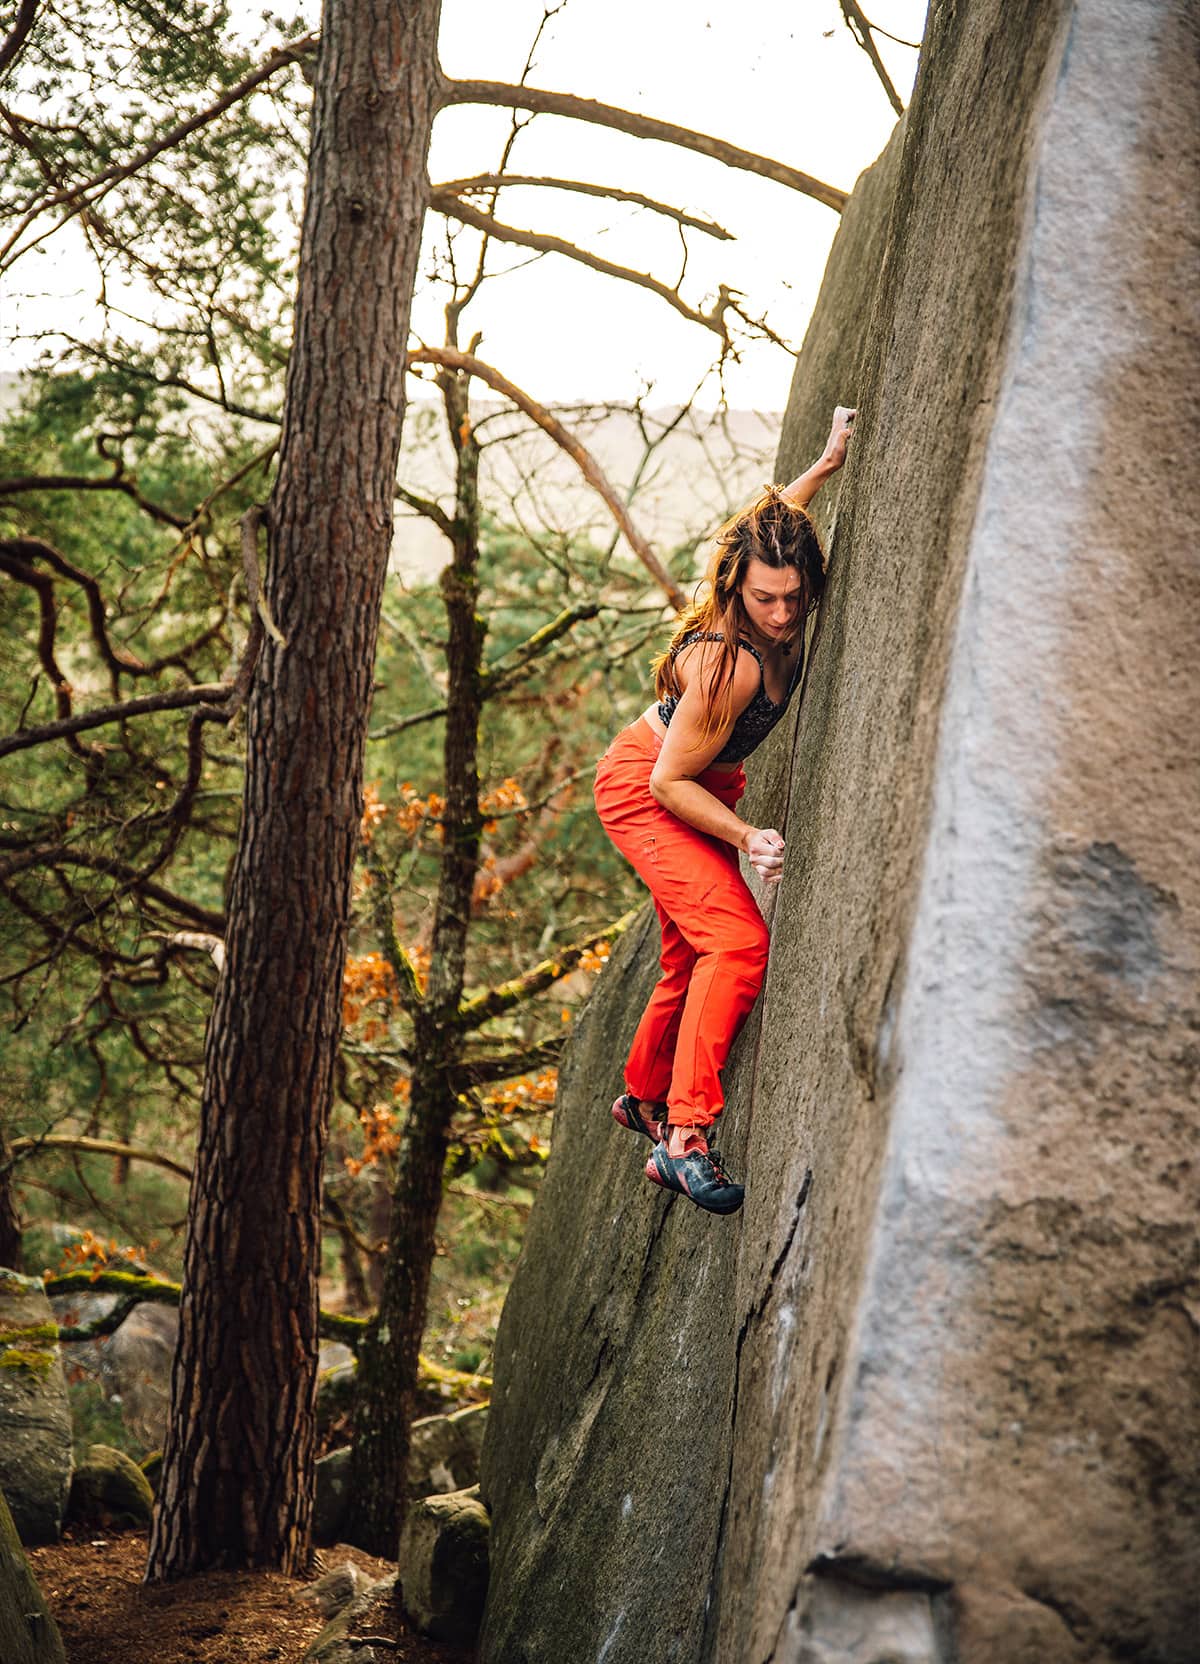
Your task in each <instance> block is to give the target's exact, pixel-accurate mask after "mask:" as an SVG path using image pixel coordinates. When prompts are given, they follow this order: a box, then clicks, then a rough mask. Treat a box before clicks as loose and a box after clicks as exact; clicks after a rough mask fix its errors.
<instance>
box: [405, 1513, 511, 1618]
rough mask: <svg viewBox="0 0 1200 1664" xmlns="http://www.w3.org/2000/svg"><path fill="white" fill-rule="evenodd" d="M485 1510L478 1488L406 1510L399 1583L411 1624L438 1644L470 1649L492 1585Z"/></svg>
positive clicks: (487, 1524)
mask: <svg viewBox="0 0 1200 1664" xmlns="http://www.w3.org/2000/svg"><path fill="white" fill-rule="evenodd" d="M488 1534H489V1522H488V1515H487V1509H486V1508H485V1507H484V1506H483V1504H482V1502H480V1500H479V1487H478V1485H474V1486H472V1487H471V1489H470V1490H466V1491H451V1492H450V1493H449V1495H447V1496H427V1497H423V1498H422V1499H421V1501H420V1502H414V1503H413V1504H412V1505H411V1507H410V1508H409V1510H408V1517H407V1518H406V1520H405V1522H404V1530H403V1531H402V1532H401V1534H400V1554H399V1560H398V1569H397V1580H398V1588H399V1592H400V1601H401V1605H402V1606H403V1607H404V1611H405V1613H406V1614H407V1616H408V1618H409V1620H410V1621H411V1622H412V1623H413V1624H414V1625H415V1626H416V1628H417V1629H418V1630H420V1632H421V1634H422V1635H428V1636H429V1637H430V1638H431V1639H433V1640H435V1641H454V1642H457V1643H458V1644H459V1645H460V1646H470V1645H471V1643H472V1642H473V1641H474V1640H475V1638H476V1636H477V1635H478V1634H479V1620H480V1619H481V1618H482V1616H483V1603H484V1600H485V1598H486V1596H487V1584H488Z"/></svg>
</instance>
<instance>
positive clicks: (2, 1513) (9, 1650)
mask: <svg viewBox="0 0 1200 1664" xmlns="http://www.w3.org/2000/svg"><path fill="white" fill-rule="evenodd" d="M66 1657H67V1655H66V1653H65V1652H64V1651H63V1644H62V1637H61V1636H60V1635H59V1633H58V1625H57V1624H56V1623H55V1622H54V1619H53V1618H52V1617H51V1616H50V1611H49V1608H48V1607H47V1605H46V1602H45V1599H44V1598H43V1595H42V1591H41V1590H40V1589H39V1588H38V1586H37V1579H36V1578H35V1577H34V1575H33V1573H32V1572H31V1571H30V1569H29V1562H28V1560H27V1559H26V1558H25V1550H24V1549H23V1548H22V1547H21V1539H20V1537H19V1536H18V1535H17V1528H16V1525H15V1524H14V1523H13V1517H12V1513H11V1511H10V1510H9V1506H8V1503H7V1502H6V1501H5V1500H4V1492H3V1491H0V1659H3V1660H4V1664H66Z"/></svg>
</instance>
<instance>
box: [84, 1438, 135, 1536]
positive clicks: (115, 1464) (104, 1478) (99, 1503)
mask: <svg viewBox="0 0 1200 1664" xmlns="http://www.w3.org/2000/svg"><path fill="white" fill-rule="evenodd" d="M153 1512H154V1492H153V1491H152V1490H151V1488H150V1481H149V1480H148V1479H147V1477H146V1475H145V1474H144V1473H143V1472H142V1470H141V1468H140V1467H139V1466H138V1465H137V1463H136V1462H135V1461H133V1460H132V1459H131V1458H130V1457H128V1456H126V1455H125V1453H124V1451H122V1450H114V1449H113V1448H112V1446H111V1445H107V1444H94V1445H91V1446H90V1447H89V1449H88V1453H87V1457H86V1459H85V1460H84V1461H82V1462H80V1463H79V1465H78V1466H77V1467H76V1469H75V1472H74V1473H73V1474H72V1476H71V1494H70V1497H69V1498H68V1501H67V1516H66V1517H67V1520H68V1522H69V1523H70V1524H72V1525H80V1526H88V1527H93V1526H94V1527H97V1528H99V1529H101V1530H105V1531H108V1530H112V1529H114V1528H116V1529H121V1528H124V1527H129V1526H148V1525H149V1524H150V1516H151V1515H152V1513H153Z"/></svg>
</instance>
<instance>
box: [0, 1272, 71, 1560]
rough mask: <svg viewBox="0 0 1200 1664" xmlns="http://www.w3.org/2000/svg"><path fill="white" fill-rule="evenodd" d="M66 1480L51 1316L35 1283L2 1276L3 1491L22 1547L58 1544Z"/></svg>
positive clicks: (66, 1426) (65, 1425)
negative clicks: (26, 1545)
mask: <svg viewBox="0 0 1200 1664" xmlns="http://www.w3.org/2000/svg"><path fill="white" fill-rule="evenodd" d="M70 1476H71V1413H70V1408H69V1405H68V1401H67V1383H66V1379H65V1377H64V1375H63V1370H62V1362H61V1359H60V1357H59V1348H58V1325H57V1323H56V1322H55V1318H54V1313H53V1312H52V1311H51V1309H50V1303H49V1301H48V1300H47V1299H46V1293H45V1290H44V1289H43V1287H42V1284H41V1282H40V1281H39V1279H38V1278H36V1277H21V1276H19V1275H18V1274H17V1273H16V1272H15V1271H9V1270H4V1269H0V1489H3V1491H4V1493H5V1495H6V1496H7V1498H8V1506H9V1507H10V1509H11V1510H12V1517H13V1519H14V1521H15V1522H16V1527H17V1530H18V1532H19V1533H20V1536H21V1541H22V1542H23V1543H26V1544H30V1545H32V1544H34V1543H52V1542H55V1541H57V1539H58V1534H59V1531H60V1530H61V1528H62V1516H63V1506H64V1504H65V1502H66V1500H67V1487H68V1485H69V1482H70Z"/></svg>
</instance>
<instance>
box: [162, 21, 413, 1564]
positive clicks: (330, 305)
mask: <svg viewBox="0 0 1200 1664" xmlns="http://www.w3.org/2000/svg"><path fill="white" fill-rule="evenodd" d="M439 9H440V0H409V3H407V4H405V5H396V4H395V3H394V0H327V3H326V6H325V16H324V22H323V29H322V46H321V52H320V60H319V66H318V74H317V83H316V93H315V100H314V108H313V126H312V139H311V147H310V157H309V175H308V191H307V198H306V203H305V214H304V226H303V233H302V240H301V256H300V277H299V287H298V294H297V305H296V333H295V340H294V344H293V349H292V354H291V358H290V361H289V368H288V380H287V394H286V401H285V413H284V424H283V433H282V438H281V445H280V463H279V474H278V479H277V482H276V486H275V490H274V493H273V496H272V500H271V503H270V507H269V513H268V522H269V534H270V555H271V559H270V570H269V573H268V577H267V585H266V587H267V591H268V597H269V603H270V610H271V614H272V616H273V617H274V618H275V619H276V620H277V621H278V623H279V627H280V629H281V631H282V632H283V636H284V638H285V640H286V646H283V645H280V643H278V642H276V641H274V640H272V639H269V640H268V641H267V642H266V643H265V644H264V649H263V654H262V659H261V661H260V665H259V668H258V672H257V675H256V678H255V682H254V686H253V689H252V692H251V695H250V700H249V704H248V714H247V729H248V755H247V775H246V790H245V800H244V807H243V816H242V826H241V832H240V837H239V844H238V852H237V858H236V861H235V865H234V872H233V879H232V886H231V894H230V905H229V926H228V931H227V955H228V957H227V961H226V966H225V970H224V973H223V974H222V977H221V981H220V983H219V985H218V989H217V995H216V999H215V1002H214V1007H213V1013H212V1018H211V1021H210V1024H209V1031H208V1039H207V1049H206V1069H205V1086H204V1101H203V1108H202V1113H201V1127H200V1140H199V1148H198V1151H197V1159H196V1167H195V1176H194V1179H193V1187H192V1198H191V1209H190V1216H189V1224H188V1237H187V1245H186V1251H185V1262H184V1292H183V1299H182V1302H181V1306H180V1330H179V1343H178V1348H177V1351H176V1357H175V1367H174V1374H173V1377H172V1414H171V1424H170V1429H169V1432H168V1435H167V1442H166V1448H165V1450H164V1457H163V1476H162V1487H161V1492H160V1502H159V1507H158V1509H157V1512H156V1516H155V1522H154V1529H153V1532H152V1536H151V1544H150V1558H149V1566H148V1571H147V1577H148V1578H150V1579H165V1578H173V1577H179V1576H184V1575H187V1574H189V1573H193V1572H198V1571H201V1570H203V1569H205V1568H208V1567H212V1566H216V1565H243V1566H245V1565H270V1566H276V1567H278V1568H280V1569H281V1570H283V1571H285V1572H288V1573H292V1574H296V1573H299V1572H302V1571H303V1570H305V1569H306V1567H307V1565H308V1562H309V1558H310V1525H311V1513H312V1474H313V1456H314V1415H313V1409H314V1398H315V1389H316V1363H317V1288H316V1275H317V1270H318V1257H319V1249H320V1231H319V1204H320V1188H321V1161H322V1156H323V1152H324V1144H325V1131H326V1123H327V1117H328V1109H329V1103H330V1097H331V1092H332V1082H333V1067H334V1059H335V1052H336V1047H337V1043H338V1037H339V1033H340V1028H341V983H342V970H343V964H344V959H345V941H346V930H347V924H348V919H349V912H350V882H351V872H352V868H353V862H354V856H355V850H356V847H357V843H358V836H359V822H360V817H361V813H362V757H363V744H364V739H365V733H366V719H367V713H368V709H369V705H370V696H371V678H372V670H373V661H374V653H375V640H376V631H377V627H378V620H379V608H380V601H381V594H382V586H383V580H384V575H385V571H386V567H387V558H388V552H389V548H390V544H391V536H392V502H393V490H394V483H395V473H396V458H397V451H398V447H399V438H400V426H401V420H402V416H403V409H404V376H405V368H406V360H405V348H406V346H407V335H408V320H409V306H410V301H411V295H412V286H413V279H414V275H415V269H416V261H417V255H418V252H419V247H420V240H421V225H422V217H423V212H424V204H425V193H426V190H427V182H426V178H425V158H426V153H427V149H428V142H429V129H430V123H431V120H432V117H433V113H434V110H435V108H436V102H437V96H438V89H439V84H440V83H439V72H438V69H437V62H436V41H437V27H438V17H439Z"/></svg>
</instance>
